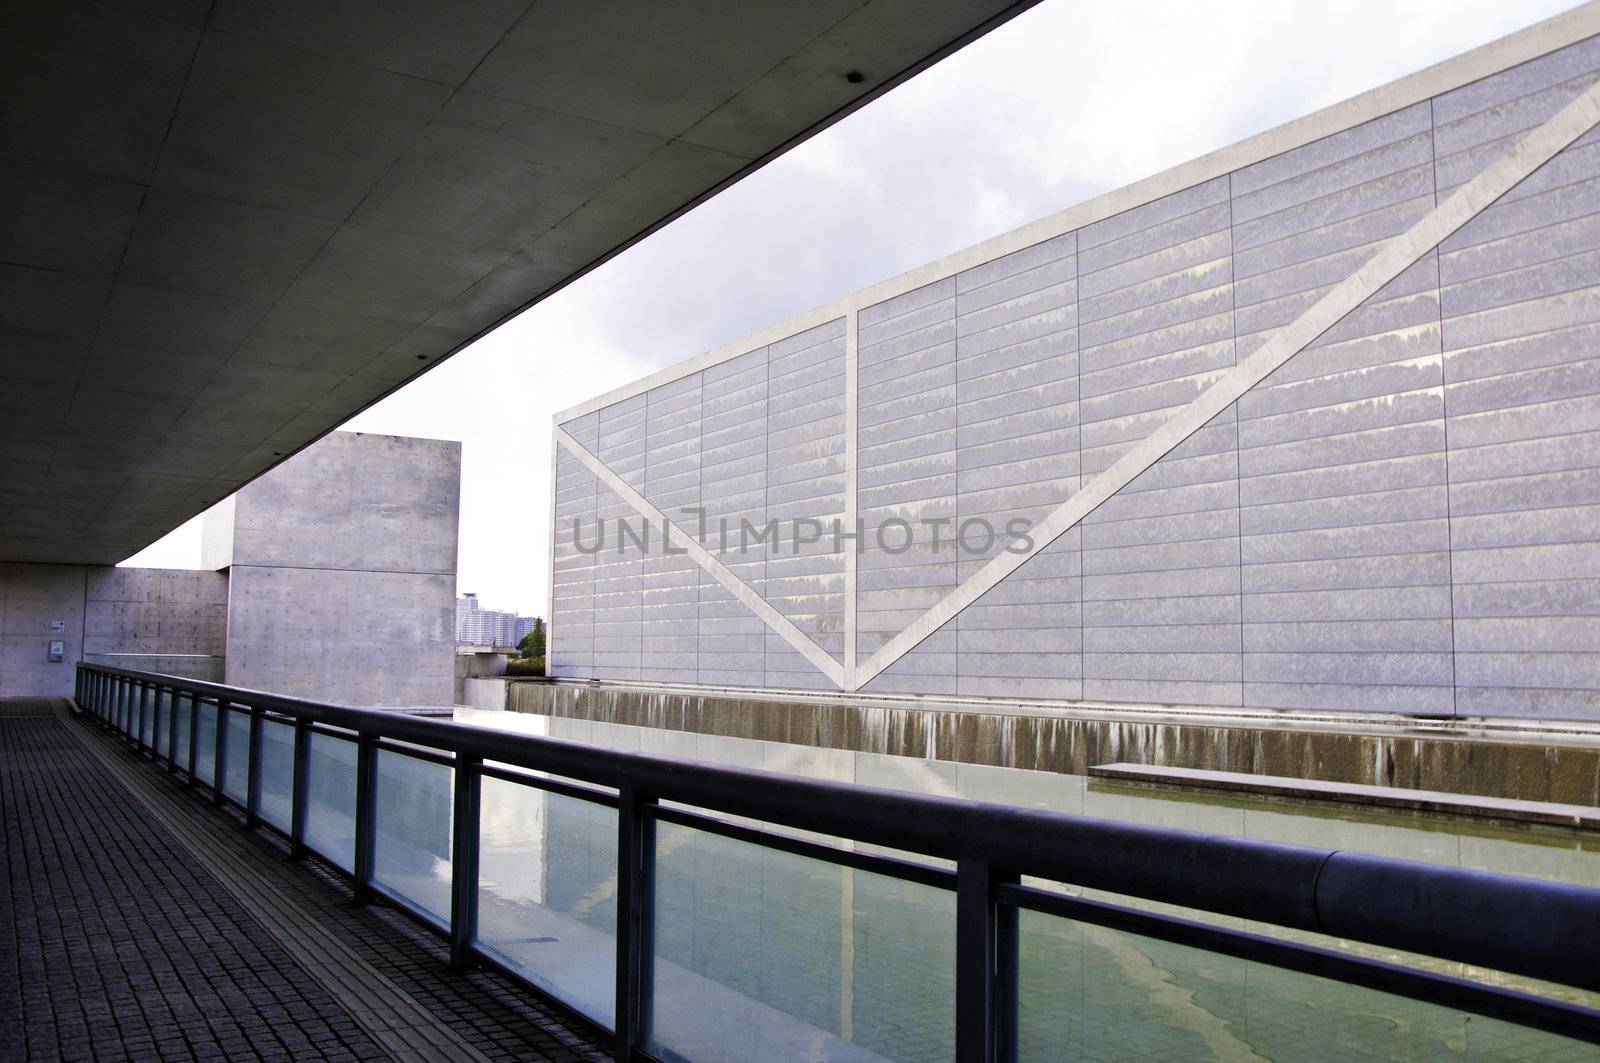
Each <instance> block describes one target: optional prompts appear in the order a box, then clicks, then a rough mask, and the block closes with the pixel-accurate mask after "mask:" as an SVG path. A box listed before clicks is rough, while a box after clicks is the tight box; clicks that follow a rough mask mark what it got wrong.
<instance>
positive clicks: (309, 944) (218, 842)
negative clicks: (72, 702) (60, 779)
mask: <svg viewBox="0 0 1600 1063" xmlns="http://www.w3.org/2000/svg"><path fill="white" fill-rule="evenodd" d="M55 706H56V714H57V716H58V717H59V718H60V719H62V721H63V722H65V723H66V724H67V725H68V726H67V729H68V730H69V731H70V732H71V733H72V734H74V735H75V736H77V738H78V741H79V742H81V743H82V744H83V746H84V748H85V749H87V750H88V751H89V753H90V754H91V755H93V756H94V757H95V758H96V759H97V760H99V761H100V763H101V764H103V765H104V766H105V768H106V772H107V774H108V775H110V776H111V777H112V778H114V779H116V780H117V781H118V782H119V783H120V784H121V785H122V787H123V788H124V789H125V790H127V792H128V794H129V795H130V796H131V797H132V798H133V799H134V801H136V802H137V803H138V804H139V805H140V806H141V807H142V808H143V809H144V810H145V812H147V813H148V814H149V817H150V820H151V822H152V823H153V824H154V825H156V826H158V827H160V828H162V829H164V830H165V831H166V832H167V833H168V834H169V835H171V836H172V837H173V838H174V839H176V841H177V842H178V844H179V845H181V846H182V847H183V848H184V849H186V850H187V851H188V852H189V853H190V854H191V855H192V856H193V857H194V858H195V860H196V861H197V862H198V863H199V864H200V865H201V866H202V867H204V868H205V869H206V871H207V872H208V873H209V874H210V875H211V876H212V877H213V878H214V879H215V880H216V881H217V882H218V884H220V885H221V886H222V888H223V889H225V890H226V891H227V892H228V893H229V894H231V895H232V896H233V897H234V899H235V900H237V901H238V902H239V904H240V906H241V907H243V908H244V910H245V911H246V912H247V913H249V915H250V916H251V918H253V919H254V920H255V921H256V923H257V924H259V925H260V926H261V928H262V929H263V930H265V931H266V932H267V933H268V934H269V935H271V937H272V938H273V939H275V940H276V941H277V943H278V944H279V945H280V946H281V947H282V948H283V949H284V951H285V952H287V953H288V954H289V955H290V956H291V957H293V959H294V961H295V962H296V963H298V964H299V965H300V967H301V968H302V969H303V970H304V971H305V972H306V974H307V975H308V976H309V977H311V978H312V979H314V980H315V981H316V982H317V983H318V984H319V985H321V986H322V987H323V988H324V989H325V990H326V991H327V992H328V994H329V995H330V996H332V997H333V999H334V1000H335V1001H337V1002H338V1004H339V1005H340V1006H341V1007H342V1008H344V1010H345V1011H346V1012H347V1013H348V1014H349V1015H350V1018H351V1019H352V1020H354V1021H355V1022H356V1023H357V1024H358V1025H359V1026H360V1027H361V1028H362V1029H363V1030H364V1031H366V1033H367V1035H368V1036H369V1037H371V1038H372V1039H373V1041H375V1042H377V1044H378V1045H379V1046H380V1047H382V1048H383V1049H384V1051H386V1052H388V1053H389V1054H390V1055H391V1056H392V1057H393V1058H394V1059H396V1060H471V1061H473V1063H479V1061H481V1063H488V1057H487V1056H485V1055H484V1054H483V1053H482V1052H480V1051H478V1050H477V1049H476V1048H474V1047H473V1046H472V1045H471V1044H469V1043H468V1042H466V1041H464V1040H463V1039H462V1038H461V1037H460V1036H459V1035H458V1034H457V1033H456V1032H455V1031H454V1030H452V1029H450V1027H449V1026H447V1025H445V1024H444V1023H441V1022H440V1021H439V1020H438V1019H437V1018H436V1017H435V1016H434V1015H433V1013H432V1012H430V1011H429V1010H427V1009H426V1008H424V1007H423V1006H422V1005H421V1004H419V1003H417V1001H416V999H415V998H413V997H412V996H411V995H410V994H408V993H406V992H405V991H404V990H403V989H401V988H400V987H399V986H397V985H395V984H394V982H392V981H391V980H390V979H389V978H388V977H386V976H385V975H384V974H383V973H382V972H380V971H378V970H377V969H376V968H374V967H373V966H372V965H371V964H369V963H367V962H366V961H365V960H363V959H362V958H361V957H360V956H359V955H357V954H356V952H355V951H354V950H353V949H351V948H350V946H349V945H347V944H345V942H344V941H342V940H340V939H339V937H338V936H336V935H335V934H333V933H332V932H331V931H329V930H328V929H327V928H325V927H323V926H321V925H320V924H319V923H317V922H316V921H315V920H313V919H310V918H309V917H308V916H307V915H306V914H305V913H304V912H302V911H301V910H300V909H299V908H298V906H296V905H295V904H294V903H293V902H291V901H289V900H287V899H285V898H283V897H281V896H278V895H277V894H276V893H274V892H273V891H272V890H270V889H267V888H265V887H264V886H263V885H262V883H261V882H260V881H259V880H258V878H257V877H256V876H255V875H252V874H251V873H250V871H249V869H248V868H246V867H244V866H243V865H242V864H241V863H240V862H239V860H238V857H236V856H235V855H234V854H233V853H232V852H230V851H229V850H228V847H227V846H226V845H225V844H224V843H223V841H222V839H221V838H219V837H217V836H216V835H217V833H218V832H220V831H225V830H227V829H228V826H227V822H226V821H225V820H222V819H216V820H215V821H214V823H212V824H208V827H207V830H206V831H205V832H204V833H199V834H197V833H196V832H194V831H193V830H191V829H190V828H189V827H188V825H186V824H184V823H182V822H180V821H179V820H178V818H177V817H176V815H174V813H173V811H172V809H171V808H170V807H168V806H169V805H170V804H171V796H165V795H161V794H159V793H158V792H157V791H156V789H155V787H154V786H153V785H152V783H153V782H154V780H152V779H150V778H148V777H143V773H142V772H140V771H139V770H138V766H137V765H134V766H130V765H129V764H127V763H126V761H125V760H123V759H122V758H120V757H117V756H115V755H113V749H112V748H111V743H112V741H113V740H112V739H110V738H109V737H107V736H105V735H102V734H100V733H99V732H98V731H95V732H92V733H90V734H85V733H84V730H83V728H82V727H80V726H75V724H81V723H83V722H86V721H85V718H83V717H79V718H78V719H77V720H73V719H71V710H70V709H69V708H68V707H67V703H66V702H61V701H58V702H55ZM172 796H176V795H172Z"/></svg>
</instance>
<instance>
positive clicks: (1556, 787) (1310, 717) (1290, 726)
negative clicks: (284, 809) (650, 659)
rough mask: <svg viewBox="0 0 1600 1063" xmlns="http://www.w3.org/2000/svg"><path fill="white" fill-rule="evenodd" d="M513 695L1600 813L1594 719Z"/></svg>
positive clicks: (846, 745) (589, 708)
mask: <svg viewBox="0 0 1600 1063" xmlns="http://www.w3.org/2000/svg"><path fill="white" fill-rule="evenodd" d="M505 687H506V695H507V697H506V702H505V708H507V709H510V710H512V711H514V712H531V713H535V714H538V715H544V716H560V717H566V718H568V719H580V720H595V721H599V722H601V723H617V724H627V725H632V726H636V727H653V728H659V729H666V730H672V731H686V732H692V733H699V734H712V735H725V736H727V737H730V738H754V739H763V740H766V741H773V742H788V743H792V744H796V745H804V746H819V747H822V748H825V749H841V750H856V751H860V752H866V753H885V754H890V755H893V756H912V757H923V758H926V759H929V760H943V761H951V762H957V763H966V764H993V765H998V766H1003V767H1011V768H1027V769H1031V770H1034V771H1051V772H1058V773H1061V774H1067V775H1088V774H1089V770H1090V768H1092V767H1094V766H1096V765H1101V764H1110V763H1123V762H1138V763H1144V764H1155V765H1162V766H1168V767H1173V768H1185V769H1194V770H1204V771H1222V772H1239V773H1248V774H1250V775H1253V776H1258V777H1259V776H1273V777H1283V778H1291V779H1303V778H1317V779H1331V780H1335V781H1337V782H1339V783H1343V784H1352V785H1363V786H1376V787H1393V788H1401V789H1404V790H1409V791H1413V792H1414V791H1437V792H1444V793H1462V794H1474V795H1479V796H1481V797H1484V798H1490V799H1496V800H1514V801H1534V802H1541V803H1543V802H1554V803H1559V804H1570V805H1578V806H1600V742H1597V741H1596V738H1597V737H1600V735H1597V733H1596V731H1595V729H1594V728H1593V727H1592V725H1591V726H1579V727H1577V728H1572V727H1569V726H1568V725H1560V726H1557V725H1555V724H1554V723H1553V722H1552V724H1551V725H1550V726H1548V727H1543V726H1535V725H1534V723H1533V722H1532V721H1528V722H1523V723H1521V724H1520V725H1519V726H1504V724H1503V722H1500V721H1485V720H1466V719H1459V720H1457V719H1451V720H1421V719H1417V718H1415V717H1400V716H1396V715H1393V714H1388V715H1384V714H1367V715H1364V716H1361V717H1352V716H1349V715H1334V714H1302V713H1298V712H1295V713H1289V712H1277V713H1272V712H1252V711H1249V710H1237V709H1232V710H1229V709H1210V708H1206V709H1201V708H1185V707H1182V706H1170V705H1169V706H1147V707H1143V708H1140V707H1136V706H1128V705H1117V706H1103V705H1093V704H1089V703H1082V702H1078V703H1043V702H1040V703H1027V704H1025V703H1004V702H998V701H996V702H974V701H962V702H956V701H952V700H946V699H935V698H915V697H905V698H885V697H861V696H851V695H843V694H818V693H817V692H799V691H794V692H782V691H770V690H769V691H755V690H748V689H744V690H738V689H724V690H714V689H709V688H706V687H688V686H677V687H674V686H668V685H655V686H651V685H647V684H628V683H617V682H582V681H570V680H555V681H550V680H512V681H510V682H507V683H506V684H505Z"/></svg>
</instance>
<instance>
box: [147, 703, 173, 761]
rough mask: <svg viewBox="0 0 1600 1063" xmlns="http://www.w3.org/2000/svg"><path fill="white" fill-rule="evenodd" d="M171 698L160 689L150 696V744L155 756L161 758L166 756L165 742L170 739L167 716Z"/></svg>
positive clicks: (170, 724) (170, 728)
mask: <svg viewBox="0 0 1600 1063" xmlns="http://www.w3.org/2000/svg"><path fill="white" fill-rule="evenodd" d="M171 697H172V695H171V694H170V693H168V692H167V691H165V690H162V689H160V688H157V689H156V690H155V691H154V692H153V693H152V695H151V720H152V734H151V735H150V744H151V746H152V747H153V748H154V749H155V751H156V755H157V756H161V757H164V756H166V755H167V741H168V740H169V739H170V738H171V737H172V718H171V717H170V716H168V715H167V713H169V712H170V711H172V706H171V702H170V699H171Z"/></svg>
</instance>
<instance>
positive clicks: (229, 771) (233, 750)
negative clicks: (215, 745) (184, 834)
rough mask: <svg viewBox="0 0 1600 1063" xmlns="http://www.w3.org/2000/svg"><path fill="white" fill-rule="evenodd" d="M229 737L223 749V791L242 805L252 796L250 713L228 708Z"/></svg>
mask: <svg viewBox="0 0 1600 1063" xmlns="http://www.w3.org/2000/svg"><path fill="white" fill-rule="evenodd" d="M224 725H225V726H226V727H227V728H228V739H227V742H226V743H225V746H226V748H225V749H224V750H223V755H224V756H225V758H226V760H227V763H226V764H224V765H223V772H222V792H223V793H224V794H226V795H227V796H229V797H231V798H233V799H234V800H235V801H237V802H239V803H240V804H241V805H242V804H244V803H245V801H246V800H247V799H248V798H249V796H250V714H249V713H248V712H240V711H239V710H237V709H229V710H227V717H226V719H225V720H224Z"/></svg>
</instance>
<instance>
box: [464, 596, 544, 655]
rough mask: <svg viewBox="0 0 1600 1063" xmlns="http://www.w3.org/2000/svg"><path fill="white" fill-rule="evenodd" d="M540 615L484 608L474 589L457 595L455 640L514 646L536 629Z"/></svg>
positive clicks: (471, 643)
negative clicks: (520, 614) (525, 614)
mask: <svg viewBox="0 0 1600 1063" xmlns="http://www.w3.org/2000/svg"><path fill="white" fill-rule="evenodd" d="M537 619H538V618H537V617H532V616H519V615H517V614H516V613H502V612H499V611H497V610H494V609H484V608H483V607H482V606H480V605H479V604H478V596H477V595H476V594H474V593H472V592H471V591H469V592H467V593H466V594H463V595H461V596H460V597H458V598H457V599H456V644H457V645H461V646H515V645H517V644H518V643H519V642H521V641H522V640H523V638H524V637H525V636H526V635H527V634H528V632H530V631H532V630H533V625H534V621H535V620H537Z"/></svg>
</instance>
